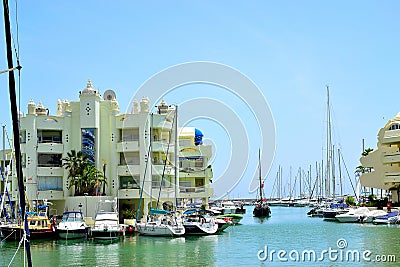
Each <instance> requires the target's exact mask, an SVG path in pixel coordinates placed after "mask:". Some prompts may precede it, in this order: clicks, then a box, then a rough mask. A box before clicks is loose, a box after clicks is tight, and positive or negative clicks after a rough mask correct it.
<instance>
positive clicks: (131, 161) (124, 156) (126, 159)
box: [120, 152, 140, 165]
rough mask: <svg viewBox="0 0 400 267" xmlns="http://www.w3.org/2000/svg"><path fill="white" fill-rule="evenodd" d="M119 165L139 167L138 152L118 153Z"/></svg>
mask: <svg viewBox="0 0 400 267" xmlns="http://www.w3.org/2000/svg"><path fill="white" fill-rule="evenodd" d="M120 165H140V156H139V152H125V153H120Z"/></svg>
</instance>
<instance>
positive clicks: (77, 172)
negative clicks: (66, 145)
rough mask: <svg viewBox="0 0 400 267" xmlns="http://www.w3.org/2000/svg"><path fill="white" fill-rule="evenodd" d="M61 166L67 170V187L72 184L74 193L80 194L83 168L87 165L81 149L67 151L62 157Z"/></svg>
mask: <svg viewBox="0 0 400 267" xmlns="http://www.w3.org/2000/svg"><path fill="white" fill-rule="evenodd" d="M62 161H63V167H65V168H66V169H67V170H69V172H68V179H70V183H69V186H68V189H70V188H71V187H72V186H75V195H81V194H82V185H83V170H84V168H85V166H86V165H88V161H87V157H86V155H85V154H83V153H82V151H78V152H76V151H75V150H71V152H67V157H66V158H63V159H62Z"/></svg>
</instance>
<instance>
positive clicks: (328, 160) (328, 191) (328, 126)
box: [325, 86, 332, 196]
mask: <svg viewBox="0 0 400 267" xmlns="http://www.w3.org/2000/svg"><path fill="white" fill-rule="evenodd" d="M326 93H327V98H328V100H327V110H326V172H325V175H326V180H325V193H326V195H327V196H330V195H331V176H330V175H331V159H332V155H331V145H332V135H331V114H330V100H329V86H326Z"/></svg>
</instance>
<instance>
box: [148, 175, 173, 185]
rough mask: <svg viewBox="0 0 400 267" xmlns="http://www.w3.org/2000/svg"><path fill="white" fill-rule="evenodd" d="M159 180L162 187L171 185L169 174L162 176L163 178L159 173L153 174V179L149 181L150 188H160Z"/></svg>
mask: <svg viewBox="0 0 400 267" xmlns="http://www.w3.org/2000/svg"><path fill="white" fill-rule="evenodd" d="M161 180H162V187H163V188H170V187H172V183H171V176H164V178H161V176H160V175H153V179H152V181H151V187H152V188H160V182H161Z"/></svg>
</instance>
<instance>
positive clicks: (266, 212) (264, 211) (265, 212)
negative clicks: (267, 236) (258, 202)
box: [253, 206, 271, 217]
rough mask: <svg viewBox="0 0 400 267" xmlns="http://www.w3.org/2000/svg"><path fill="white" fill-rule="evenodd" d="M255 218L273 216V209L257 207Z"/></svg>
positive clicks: (254, 211) (254, 212) (254, 213)
mask: <svg viewBox="0 0 400 267" xmlns="http://www.w3.org/2000/svg"><path fill="white" fill-rule="evenodd" d="M253 216H254V217H269V216H271V209H270V208H269V207H268V206H265V207H255V208H254V210H253Z"/></svg>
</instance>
